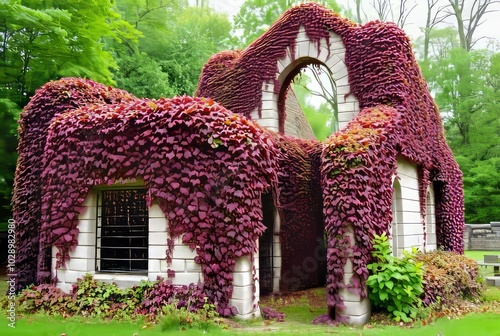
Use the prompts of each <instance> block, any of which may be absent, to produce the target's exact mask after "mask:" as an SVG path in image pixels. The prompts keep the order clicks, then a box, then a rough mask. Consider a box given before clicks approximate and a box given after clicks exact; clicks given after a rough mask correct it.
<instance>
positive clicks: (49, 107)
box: [12, 79, 135, 288]
mask: <svg viewBox="0 0 500 336" xmlns="http://www.w3.org/2000/svg"><path fill="white" fill-rule="evenodd" d="M133 99H135V97H134V96H132V95H131V94H129V93H127V92H125V91H122V90H117V89H114V88H111V87H107V86H105V85H102V84H98V83H95V82H92V81H89V80H84V79H62V80H59V81H57V82H50V83H48V84H46V85H44V86H43V88H41V89H39V90H38V91H37V92H36V94H35V95H34V96H33V97H32V99H31V101H30V103H29V104H28V105H27V106H26V107H25V109H24V111H23V112H22V113H21V116H20V119H19V126H20V127H19V145H18V153H19V155H18V162H17V169H16V175H15V182H14V188H15V191H14V197H13V199H12V203H13V209H14V210H13V213H14V219H15V221H16V223H17V227H16V242H17V249H16V271H17V275H18V277H17V286H18V288H22V287H24V286H26V285H28V284H31V283H34V282H36V281H37V280H38V281H41V280H42V279H43V278H47V277H49V276H50V269H48V267H50V265H43V263H44V253H45V252H42V253H40V251H41V249H40V246H39V235H40V226H41V223H40V218H41V212H42V211H41V209H42V193H41V187H42V183H41V180H40V175H41V173H42V170H43V165H42V159H43V156H44V151H45V143H46V140H47V129H48V127H49V125H50V122H51V121H52V119H53V118H54V117H55V116H57V115H60V114H62V113H65V112H66V111H68V110H71V109H75V108H78V107H80V106H84V105H87V104H113V103H117V102H120V101H130V100H133Z"/></svg>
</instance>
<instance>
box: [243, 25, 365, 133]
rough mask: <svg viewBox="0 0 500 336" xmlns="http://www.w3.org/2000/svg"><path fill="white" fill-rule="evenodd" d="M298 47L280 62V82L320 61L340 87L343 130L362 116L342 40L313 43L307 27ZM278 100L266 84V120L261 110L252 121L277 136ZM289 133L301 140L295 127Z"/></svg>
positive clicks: (276, 95)
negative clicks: (351, 81)
mask: <svg viewBox="0 0 500 336" xmlns="http://www.w3.org/2000/svg"><path fill="white" fill-rule="evenodd" d="M295 43H296V44H295V51H294V53H293V55H292V52H291V50H290V48H288V49H287V54H286V56H285V57H284V58H282V59H279V60H278V64H277V65H278V72H277V73H276V79H277V80H278V81H279V82H280V83H283V82H284V81H285V79H286V77H287V76H288V75H289V74H290V72H292V71H293V70H294V69H296V68H297V67H302V66H303V65H306V64H309V63H311V61H312V60H316V61H319V62H321V63H323V64H324V65H325V66H327V67H328V68H329V69H330V71H331V72H332V74H333V79H334V80H335V83H336V84H337V99H338V112H339V116H338V117H339V129H342V128H343V127H345V126H346V125H347V123H348V122H349V121H351V120H352V119H353V118H354V117H355V116H356V114H357V113H358V112H359V102H358V100H357V99H356V98H355V97H354V95H352V94H350V92H351V88H350V85H349V80H348V74H347V67H346V65H345V46H344V43H343V42H342V39H341V37H340V36H339V35H337V34H335V33H333V32H330V41H329V43H327V41H326V39H321V40H320V42H319V44H318V43H315V42H312V41H311V40H309V38H308V37H307V35H306V32H305V29H304V27H300V30H299V33H298V35H297V38H296V40H295ZM278 99H279V97H278V94H275V93H274V84H273V83H264V84H263V85H262V106H261V113H262V117H261V118H259V113H258V109H256V110H255V111H253V112H252V114H251V117H252V119H253V120H255V121H257V122H258V123H259V124H260V125H261V126H263V127H267V128H269V129H271V130H273V131H276V132H278V130H279V120H278V118H279V116H278ZM287 129H288V131H289V132H290V133H289V134H290V135H294V136H297V134H294V132H295V131H294V127H293V126H291V125H290V126H288V127H287V128H285V131H286V130H287ZM287 134H288V133H287Z"/></svg>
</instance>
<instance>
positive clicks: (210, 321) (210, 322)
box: [160, 299, 221, 332]
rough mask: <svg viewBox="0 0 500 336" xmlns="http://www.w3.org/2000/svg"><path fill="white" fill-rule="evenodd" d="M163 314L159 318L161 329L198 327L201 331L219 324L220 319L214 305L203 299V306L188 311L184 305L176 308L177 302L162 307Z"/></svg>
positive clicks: (175, 329)
mask: <svg viewBox="0 0 500 336" xmlns="http://www.w3.org/2000/svg"><path fill="white" fill-rule="evenodd" d="M162 312H163V316H162V318H161V319H160V328H161V331H167V332H168V331H183V330H187V329H198V330H201V331H203V332H206V331H209V330H211V329H213V328H216V327H220V326H221V320H220V319H219V314H218V313H217V310H216V306H215V305H214V304H209V303H208V299H205V304H204V305H203V308H201V309H198V310H197V311H196V312H195V311H190V310H188V309H187V308H186V307H181V308H178V304H177V303H172V304H168V305H165V306H163V307H162Z"/></svg>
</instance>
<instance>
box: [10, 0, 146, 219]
mask: <svg viewBox="0 0 500 336" xmlns="http://www.w3.org/2000/svg"><path fill="white" fill-rule="evenodd" d="M136 38H137V34H136V31H135V30H134V29H133V27H132V26H130V25H129V24H128V23H127V22H125V21H123V20H121V19H120V18H119V16H118V14H117V13H115V12H114V11H113V10H112V3H111V1H109V0H94V1H63V0H53V1H37V0H10V1H8V0H0V68H1V69H2V71H0V120H1V121H2V123H1V124H0V132H1V138H0V157H1V158H2V164H1V166H0V220H2V221H4V220H6V219H7V218H9V217H11V214H10V212H11V206H10V199H11V192H12V183H13V176H14V170H15V163H16V160H17V156H16V148H17V138H16V129H17V123H16V121H17V119H18V116H19V112H20V110H21V108H22V107H24V105H25V104H26V103H27V102H28V101H29V99H30V97H31V96H32V95H33V93H34V92H35V90H36V89H37V88H38V87H40V86H41V85H43V84H44V83H46V82H48V81H50V80H53V79H58V78H60V77H64V76H78V77H87V78H91V79H94V80H97V81H101V82H104V83H109V84H112V83H113V79H112V74H111V71H110V69H111V68H113V67H116V63H115V61H114V59H113V57H112V55H111V53H110V52H109V51H106V50H105V43H104V42H105V41H106V39H114V40H117V41H122V40H131V41H133V40H134V39H136Z"/></svg>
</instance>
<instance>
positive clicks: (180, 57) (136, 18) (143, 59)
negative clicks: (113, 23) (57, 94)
mask: <svg viewBox="0 0 500 336" xmlns="http://www.w3.org/2000/svg"><path fill="white" fill-rule="evenodd" d="M115 8H116V10H117V11H118V12H119V13H120V14H121V16H122V17H123V18H124V19H125V20H127V22H129V23H130V24H131V25H133V26H134V27H136V28H137V29H138V30H139V31H140V32H141V33H142V37H141V38H140V40H139V44H138V45H137V46H135V45H124V44H121V45H117V44H116V43H115V44H110V46H109V48H110V49H113V50H114V53H115V54H116V59H117V63H118V65H119V68H118V69H116V70H115V71H114V78H115V80H116V82H117V84H118V87H120V88H122V89H126V90H127V91H129V92H131V93H133V94H134V95H136V96H138V97H148V98H159V97H172V96H175V95H183V94H187V95H192V94H193V93H194V91H195V89H196V85H197V83H198V78H199V76H200V72H201V68H202V66H203V65H204V64H205V62H206V61H207V60H208V59H209V58H210V56H211V55H212V54H214V53H216V52H218V51H220V50H223V49H226V48H227V47H228V45H229V41H230V40H231V36H230V34H229V32H230V30H231V23H230V22H229V20H228V19H227V17H226V16H224V15H223V14H220V13H216V12H214V11H213V10H212V9H210V8H200V7H189V6H188V5H187V2H185V1H179V0H154V1H144V0H118V1H117V2H116V5H115Z"/></svg>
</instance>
